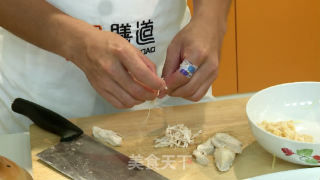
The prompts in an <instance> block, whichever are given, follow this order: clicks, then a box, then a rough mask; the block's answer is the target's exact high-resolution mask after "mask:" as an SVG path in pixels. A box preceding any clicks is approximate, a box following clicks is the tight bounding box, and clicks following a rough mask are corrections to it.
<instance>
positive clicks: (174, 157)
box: [30, 98, 303, 180]
mask: <svg viewBox="0 0 320 180" xmlns="http://www.w3.org/2000/svg"><path fill="white" fill-rule="evenodd" d="M247 101H248V98H241V99H232V100H224V101H216V102H210V103H199V104H193V105H186V106H176V107H166V108H154V109H152V110H151V114H150V118H149V119H148V120H146V116H147V113H148V111H147V110H142V111H135V112H125V113H118V114H111V115H102V116H94V117H87V118H79V119H72V120H71V121H72V122H74V123H75V124H76V125H78V126H79V127H81V128H82V129H83V130H84V131H85V133H86V134H88V135H91V134H92V132H91V128H92V126H99V127H101V128H105V129H111V130H114V131H116V132H118V133H119V134H121V135H122V136H123V138H124V140H123V145H122V146H121V147H116V148H114V149H116V150H117V151H119V152H122V153H124V154H126V155H128V156H132V155H135V156H138V155H140V157H142V160H143V161H142V162H143V163H144V164H145V165H148V163H149V162H148V161H146V160H145V158H147V157H149V156H150V155H154V157H156V158H159V159H158V161H157V163H158V166H155V167H153V168H152V169H154V170H156V171H157V172H159V173H160V174H162V175H164V176H166V177H168V178H169V179H179V180H189V179H190V180H193V179H197V180H205V179H219V180H220V179H244V178H249V177H252V176H257V175H262V174H266V173H272V172H277V171H283V170H289V169H297V168H303V166H300V165H295V164H291V163H288V162H285V161H283V160H280V159H277V161H276V164H275V168H274V169H272V168H271V165H272V158H273V157H272V155H271V154H270V153H268V152H266V151H265V150H264V149H262V147H261V146H260V145H259V144H258V143H257V142H256V141H255V139H254V137H253V135H252V134H251V131H250V127H249V125H248V120H247V116H246V112H245V106H246V102H247ZM180 123H182V124H185V125H187V126H188V127H189V128H190V129H191V130H192V131H193V132H196V131H198V130H200V129H201V130H203V134H201V135H200V136H199V137H198V138H196V141H195V144H194V145H191V146H189V147H188V148H186V149H180V148H158V149H155V148H154V147H153V140H154V139H155V138H156V137H159V136H162V135H163V134H164V130H165V128H166V127H167V125H175V124H180ZM217 132H227V133H229V134H231V135H233V136H235V137H236V138H238V139H239V140H240V141H242V142H243V144H244V149H243V153H242V154H240V155H238V156H237V157H236V160H235V162H234V164H233V166H232V168H231V169H230V170H229V171H228V172H219V171H217V169H216V167H215V166H214V164H213V162H214V160H213V157H212V156H209V157H210V158H209V159H210V163H209V165H208V166H206V167H204V166H201V165H198V164H197V163H195V161H194V160H192V159H191V158H187V159H186V162H183V161H182V159H183V158H182V157H183V156H188V155H191V153H192V151H193V150H194V149H195V148H196V145H197V144H200V143H202V142H204V141H205V140H207V139H208V138H209V137H211V136H213V135H214V134H215V133H217ZM30 136H31V150H32V163H33V175H34V179H35V180H43V179H45V180H60V179H61V180H62V179H68V178H67V177H65V176H64V175H63V174H61V173H59V172H57V171H55V170H54V169H53V168H51V167H49V166H47V165H45V164H44V163H43V162H41V161H40V160H39V159H38V158H37V157H36V154H37V153H39V152H40V151H42V150H44V149H46V148H48V147H50V146H52V145H54V144H56V143H58V142H59V138H58V137H57V136H55V135H53V134H51V133H48V132H45V131H44V130H41V129H40V128H39V127H37V126H35V125H32V126H31V127H30ZM168 157H170V158H169V160H170V161H171V163H167V164H166V163H165V161H166V159H167V158H168ZM165 165H169V166H167V167H165ZM183 165H185V167H184V166H183Z"/></svg>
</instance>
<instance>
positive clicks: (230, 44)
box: [212, 2, 237, 96]
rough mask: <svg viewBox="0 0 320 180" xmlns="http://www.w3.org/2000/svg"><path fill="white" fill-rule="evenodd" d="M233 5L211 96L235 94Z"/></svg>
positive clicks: (232, 5) (233, 4) (235, 60)
mask: <svg viewBox="0 0 320 180" xmlns="http://www.w3.org/2000/svg"><path fill="white" fill-rule="evenodd" d="M236 58H237V57H236V31H235V3H234V2H232V3H231V7H230V10H229V15H228V24H227V32H226V35H225V37H224V41H223V45H222V49H221V59H220V65H219V66H220V67H219V75H218V78H217V79H216V81H215V82H214V83H213V90H212V91H213V95H214V96H221V95H229V94H235V93H237V59H236Z"/></svg>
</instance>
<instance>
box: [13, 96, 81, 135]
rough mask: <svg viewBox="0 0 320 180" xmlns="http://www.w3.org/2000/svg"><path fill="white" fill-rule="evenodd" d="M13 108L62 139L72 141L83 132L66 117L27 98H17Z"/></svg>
mask: <svg viewBox="0 0 320 180" xmlns="http://www.w3.org/2000/svg"><path fill="white" fill-rule="evenodd" d="M11 109H12V110H13V111H14V112H16V113H19V114H22V115H25V116H27V117H28V118H30V119H31V120H32V121H33V122H34V123H35V124H36V125H38V126H39V127H40V128H42V129H44V130H47V131H50V132H52V133H54V134H56V135H59V136H60V137H61V139H60V141H71V140H73V139H75V138H77V137H79V136H80V135H81V134H83V131H82V130H81V129H80V128H79V127H77V126H76V125H74V124H72V123H71V122H70V121H68V120H67V119H66V118H64V117H62V116H60V115H59V114H57V113H55V112H53V111H51V110H49V109H46V108H44V107H42V106H40V105H38V104H35V103H33V102H30V101H27V100H25V99H22V98H17V99H15V100H14V101H13V103H12V105H11Z"/></svg>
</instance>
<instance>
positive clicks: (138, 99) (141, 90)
mask: <svg viewBox="0 0 320 180" xmlns="http://www.w3.org/2000/svg"><path fill="white" fill-rule="evenodd" d="M84 42H85V43H84V51H83V53H82V55H76V54H75V57H74V58H72V59H71V61H72V62H74V64H76V65H77V66H78V67H79V68H80V69H81V70H82V71H83V72H84V73H85V74H86V76H87V78H88V80H89V81H90V83H91V85H92V86H93V88H94V89H95V90H96V91H97V92H98V93H99V94H100V95H101V96H102V97H103V98H105V99H106V100H107V101H108V102H110V103H111V104H112V105H113V106H115V107H116V108H131V107H133V106H134V105H137V104H140V103H143V102H144V101H146V100H153V99H154V98H156V96H157V91H158V90H160V89H163V88H164V87H165V82H164V81H163V80H162V79H161V78H159V77H157V75H156V68H155V65H154V64H153V63H152V62H151V61H150V60H149V59H148V58H147V57H146V56H144V55H143V54H142V53H141V52H140V51H139V50H138V49H136V48H135V47H134V46H133V45H131V44H130V43H129V42H128V41H127V40H125V39H124V38H122V37H121V36H120V35H118V34H115V33H112V32H107V31H98V30H92V32H91V33H90V34H89V35H88V36H87V37H85V40H84ZM79 53H80V52H79Z"/></svg>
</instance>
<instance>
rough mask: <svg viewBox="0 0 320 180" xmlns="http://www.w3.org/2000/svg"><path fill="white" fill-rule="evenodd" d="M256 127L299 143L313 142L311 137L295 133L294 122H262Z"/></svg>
mask: <svg viewBox="0 0 320 180" xmlns="http://www.w3.org/2000/svg"><path fill="white" fill-rule="evenodd" d="M258 126H259V127H261V128H262V129H264V130H266V131H268V132H270V133H272V134H274V135H276V136H280V137H284V138H287V139H291V140H295V141H301V142H313V137H312V136H310V135H307V134H299V133H298V132H297V131H296V128H295V126H294V122H293V121H292V120H290V121H279V122H268V121H265V120H264V121H262V122H261V123H258Z"/></svg>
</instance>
